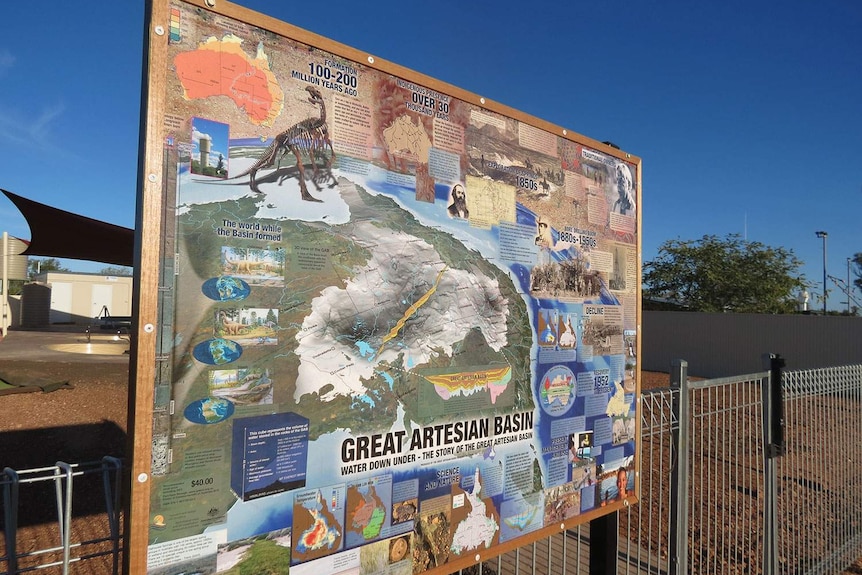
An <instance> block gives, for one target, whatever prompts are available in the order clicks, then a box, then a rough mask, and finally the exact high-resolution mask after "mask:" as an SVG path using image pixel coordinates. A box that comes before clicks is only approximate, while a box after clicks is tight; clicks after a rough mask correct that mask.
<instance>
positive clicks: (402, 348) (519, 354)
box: [178, 177, 533, 440]
mask: <svg viewBox="0 0 862 575" xmlns="http://www.w3.org/2000/svg"><path fill="white" fill-rule="evenodd" d="M212 188H216V186H212ZM234 191H237V190H236V188H235V187H234ZM327 192H328V193H327V194H326V196H325V197H326V198H327V199H325V200H324V203H323V204H314V205H308V204H309V203H308V202H301V201H300V200H298V199H294V202H293V204H294V205H295V204H296V203H297V202H298V203H299V204H301V205H300V206H298V208H299V209H311V210H314V209H318V210H322V211H321V212H320V213H322V214H323V215H318V216H316V217H306V218H305V219H297V220H291V219H289V218H285V217H284V216H282V217H281V218H279V219H277V220H274V221H273V220H268V219H264V218H260V217H259V216H260V211H266V210H267V206H268V205H271V202H272V201H277V200H276V199H275V196H278V197H281V196H283V195H284V194H292V193H294V192H292V191H291V186H289V185H288V184H285V186H284V189H276V190H274V191H273V192H269V193H267V194H266V195H265V196H263V197H262V196H255V195H243V196H241V197H239V198H237V199H232V200H227V201H220V202H213V203H208V204H203V203H201V204H191V205H189V204H186V205H184V206H183V208H182V210H181V216H180V236H181V240H182V246H183V250H182V252H184V255H185V257H184V258H183V259H182V260H181V263H182V264H187V265H189V266H191V267H192V268H194V271H195V273H196V274H197V275H198V276H200V278H201V282H203V281H205V280H206V279H208V278H211V277H217V276H219V275H221V274H223V270H222V269H221V267H220V261H219V254H220V253H221V252H220V250H221V247H222V246H223V245H225V244H226V243H229V244H230V245H234V246H246V247H249V248H251V247H254V248H260V249H275V248H277V247H283V248H284V249H285V252H286V254H287V255H286V272H285V281H284V285H283V286H278V287H267V286H264V287H255V288H254V289H253V290H252V293H251V295H250V296H249V298H248V303H249V305H253V306H254V307H261V308H273V309H276V310H278V329H277V333H278V346H273V347H274V348H275V347H277V349H270V348H266V349H264V348H263V346H258V347H256V348H250V347H247V348H244V352H243V355H242V358H241V359H240V360H239V361H240V362H241V363H243V365H246V366H249V367H252V366H257V367H266V368H268V369H270V373H272V379H273V381H274V385H275V389H274V392H273V403H280V404H282V405H283V406H284V405H289V406H291V409H294V410H296V411H297V412H299V413H302V414H303V415H304V416H305V417H308V418H309V420H310V421H311V429H310V439H312V440H313V439H314V438H316V437H319V436H320V435H321V434H324V433H328V432H331V431H335V430H337V429H346V430H349V431H351V432H353V433H361V432H371V431H376V432H379V431H383V430H388V429H390V428H391V427H392V425H393V424H394V423H395V421H396V418H397V415H398V411H399V409H402V410H403V417H404V424H405V425H409V424H410V423H409V422H411V421H412V422H416V423H419V424H425V423H428V422H432V421H434V422H438V423H439V422H440V418H441V416H443V417H453V418H454V417H456V416H458V415H462V414H470V415H471V416H478V415H480V414H484V415H489V414H492V413H499V412H511V411H514V410H523V409H530V408H532V407H533V400H532V393H531V389H530V383H529V382H530V346H531V344H532V333H531V326H530V322H529V318H528V313H527V308H526V305H525V303H524V300H523V296H522V295H521V294H519V293H518V290H517V289H516V288H515V285H514V283H513V281H512V279H511V278H510V277H509V274H508V272H507V271H503V270H502V269H500V268H499V267H497V266H496V265H494V264H492V263H491V262H490V261H489V259H491V258H493V257H494V255H495V254H482V253H480V252H479V251H477V250H476V249H471V248H468V247H467V246H466V245H465V243H463V242H462V241H460V240H459V239H458V238H457V237H455V235H454V234H453V233H451V232H449V231H446V229H445V227H444V226H433V225H427V224H423V223H422V222H420V221H419V220H418V219H417V218H416V217H415V216H414V215H413V214H411V213H410V212H409V211H408V210H406V209H405V208H403V207H402V206H401V205H399V203H398V202H396V201H395V200H394V199H392V198H391V197H389V196H387V195H382V194H372V193H368V192H366V191H365V190H364V189H363V188H362V187H360V186H359V185H356V184H354V183H352V182H350V181H348V180H346V179H345V178H343V177H342V178H341V179H340V180H339V185H338V187H337V188H335V189H333V190H327ZM181 196H182V194H181ZM281 199H283V198H281ZM327 204H331V205H327ZM426 205H427V204H426ZM431 206H432V207H433V204H432V205H431ZM330 207H331V209H332V214H335V216H334V217H332V216H330V217H327V215H326V211H325V210H326V208H330ZM440 212H441V214H440V217H441V218H445V212H444V210H442V209H441V210H440ZM331 220H339V223H329V221H331ZM224 221H230V222H240V223H252V224H260V225H261V226H265V225H268V224H270V222H272V223H273V224H277V225H278V227H279V228H280V230H281V234H280V238H279V239H280V241H279V242H278V243H273V242H268V243H267V242H260V241H255V240H254V239H249V240H244V239H232V238H231V239H227V238H224V237H222V236H221V235H220V234H219V233H218V228H219V227H220V226H221V225H222V223H223V222H224ZM180 299H181V298H180ZM194 301H195V303H194V304H192V305H190V306H189V307H185V304H184V302H181V301H178V305H183V307H182V308H181V309H183V310H185V311H186V314H187V315H188V312H189V311H190V310H191V309H192V308H193V307H194V305H207V306H212V305H213V304H212V303H209V302H207V301H206V300H205V299H204V298H200V297H197V295H195V300H194ZM207 311H209V317H212V311H211V310H200V311H199V312H198V313H197V314H195V315H197V316H198V317H201V318H205V317H207ZM179 327H182V326H180V325H178V328H179ZM186 329H188V330H191V331H194V332H197V333H202V332H203V331H204V329H205V326H203V325H202V324H194V325H187V326H186Z"/></svg>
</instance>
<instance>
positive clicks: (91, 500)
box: [0, 421, 126, 527]
mask: <svg viewBox="0 0 862 575" xmlns="http://www.w3.org/2000/svg"><path fill="white" fill-rule="evenodd" d="M125 443H126V434H125V432H124V431H123V430H122V429H121V428H120V427H118V426H117V425H116V424H115V423H113V422H111V421H103V422H101V423H93V424H85V425H69V426H63V427H49V428H44V429H27V430H21V431H5V432H0V466H2V468H3V469H5V468H11V469H13V470H15V471H17V472H18V473H19V477H20V480H21V483H20V484H19V501H18V507H17V508H18V527H25V526H28V525H39V524H42V523H47V522H56V521H57V502H56V491H55V482H54V481H52V480H49V481H39V482H34V483H25V482H24V481H23V480H25V479H26V478H28V477H33V475H31V474H25V473H21V472H22V471H24V470H29V469H36V468H41V467H51V466H53V465H55V464H56V463H57V462H58V461H63V462H67V463H84V462H93V461H100V460H101V459H102V457H103V456H106V455H108V456H112V457H116V458H120V459H122V457H123V456H124V453H125ZM48 474H50V472H49V473H41V474H39V475H38V476H40V477H44V476H46V475H48ZM5 482H6V477H5V476H0V486H2V487H3V488H5V485H4V484H5ZM73 486H74V487H73V494H72V515H73V516H83V515H94V514H98V513H105V511H106V503H105V496H104V489H103V485H102V474H101V473H94V474H85V475H81V476H78V477H74V478H73ZM0 492H2V491H0ZM5 506H6V503H5V501H4V498H3V497H2V496H0V510H2V513H0V522H2V521H4V519H3V517H4V515H5V511H6V509H5ZM4 527H5V526H4Z"/></svg>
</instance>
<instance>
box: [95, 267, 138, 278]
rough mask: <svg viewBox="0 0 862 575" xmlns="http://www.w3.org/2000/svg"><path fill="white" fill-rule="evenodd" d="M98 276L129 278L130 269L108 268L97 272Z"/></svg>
mask: <svg viewBox="0 0 862 575" xmlns="http://www.w3.org/2000/svg"><path fill="white" fill-rule="evenodd" d="M99 274H101V275H103V276H130V275H132V268H130V267H126V266H109V267H106V268H102V269H101V270H99Z"/></svg>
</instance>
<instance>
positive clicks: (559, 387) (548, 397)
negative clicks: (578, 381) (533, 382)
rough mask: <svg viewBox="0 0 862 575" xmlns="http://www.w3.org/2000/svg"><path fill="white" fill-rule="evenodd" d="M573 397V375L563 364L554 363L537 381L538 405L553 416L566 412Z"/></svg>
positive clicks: (570, 405)
mask: <svg viewBox="0 0 862 575" xmlns="http://www.w3.org/2000/svg"><path fill="white" fill-rule="evenodd" d="M574 397H575V375H574V374H573V373H572V370H570V369H569V368H568V367H566V366H564V365H555V366H554V367H552V368H551V369H549V370H548V371H547V372H546V373H545V375H544V376H543V377H542V379H541V380H540V381H539V405H541V406H542V410H543V411H544V412H545V413H547V414H548V415H552V416H554V417H557V416H560V415H563V414H565V413H566V412H568V411H569V410H570V409H571V408H572V400H573V399H574Z"/></svg>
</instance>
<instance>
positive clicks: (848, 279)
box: [847, 258, 851, 315]
mask: <svg viewBox="0 0 862 575" xmlns="http://www.w3.org/2000/svg"><path fill="white" fill-rule="evenodd" d="M850 291H851V290H850V258H847V315H850Z"/></svg>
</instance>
